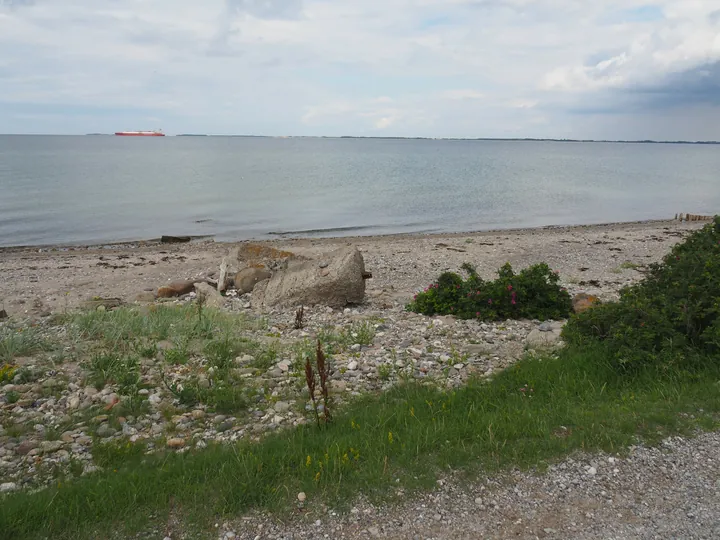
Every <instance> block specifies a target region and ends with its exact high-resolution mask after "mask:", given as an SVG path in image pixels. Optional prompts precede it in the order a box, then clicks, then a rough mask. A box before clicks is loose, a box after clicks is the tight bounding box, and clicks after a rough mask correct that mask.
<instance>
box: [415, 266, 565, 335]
mask: <svg viewBox="0 0 720 540" xmlns="http://www.w3.org/2000/svg"><path fill="white" fill-rule="evenodd" d="M463 270H464V271H465V272H466V273H467V274H468V277H467V279H463V277H461V276H460V275H459V274H456V273H453V272H445V273H444V274H442V275H441V276H440V277H439V278H438V280H437V281H436V282H435V283H433V284H431V285H430V286H429V287H427V288H426V289H425V290H424V291H422V292H419V293H418V294H417V295H416V296H415V298H414V300H413V302H411V303H410V304H409V305H408V306H407V309H408V310H409V311H415V312H417V313H422V314H424V315H455V316H457V317H460V318H463V319H473V318H476V319H482V320H488V321H492V320H505V319H540V320H546V319H563V318H566V317H567V316H568V315H569V314H570V310H571V300H570V295H569V294H568V292H567V291H566V290H565V289H563V288H562V287H560V285H559V284H558V282H559V279H560V278H559V276H558V274H557V272H553V271H551V270H550V267H548V265H547V264H544V263H543V264H536V265H533V266H530V267H528V268H525V269H523V270H521V271H520V272H519V273H518V274H515V272H514V271H513V269H512V267H511V266H510V264H506V265H505V266H503V267H502V268H500V270H498V278H497V279H496V280H494V281H483V280H482V279H481V278H480V276H478V274H477V272H476V271H475V268H474V267H473V266H472V265H470V264H467V263H466V264H464V265H463Z"/></svg>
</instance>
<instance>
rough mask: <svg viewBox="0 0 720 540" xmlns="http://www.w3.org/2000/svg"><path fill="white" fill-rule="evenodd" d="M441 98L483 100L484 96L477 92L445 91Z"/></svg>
mask: <svg viewBox="0 0 720 540" xmlns="http://www.w3.org/2000/svg"><path fill="white" fill-rule="evenodd" d="M443 97H445V98H447V99H454V100H457V99H483V98H484V97H485V94H483V93H482V92H478V91H477V90H446V91H445V92H443Z"/></svg>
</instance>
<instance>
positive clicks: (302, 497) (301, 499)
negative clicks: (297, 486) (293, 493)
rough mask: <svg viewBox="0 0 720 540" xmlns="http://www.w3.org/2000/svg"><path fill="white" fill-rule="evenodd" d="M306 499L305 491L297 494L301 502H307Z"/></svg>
mask: <svg viewBox="0 0 720 540" xmlns="http://www.w3.org/2000/svg"><path fill="white" fill-rule="evenodd" d="M305 499H307V496H306V495H305V492H304V491H301V492H300V493H298V494H297V500H298V501H300V502H305Z"/></svg>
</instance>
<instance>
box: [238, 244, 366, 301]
mask: <svg viewBox="0 0 720 540" xmlns="http://www.w3.org/2000/svg"><path fill="white" fill-rule="evenodd" d="M327 261H328V267H327V268H325V269H324V270H327V276H323V275H321V273H320V269H319V268H318V267H317V263H315V262H314V261H307V262H300V261H291V262H290V263H289V264H288V266H287V268H285V269H283V270H280V271H278V272H276V273H275V274H273V276H272V277H271V278H270V279H268V280H265V281H262V282H260V283H258V284H257V285H256V286H255V289H254V290H253V298H252V304H253V307H255V308H267V307H275V306H277V307H283V306H284V307H294V306H298V305H304V306H311V305H317V304H323V305H326V306H329V307H333V308H343V307H345V306H346V305H348V304H360V303H361V302H362V301H363V299H364V298H365V275H366V273H365V262H364V260H363V256H362V254H361V253H360V252H359V251H358V250H357V248H354V247H350V248H343V249H340V250H336V251H334V252H332V253H330V254H329V255H328V258H327Z"/></svg>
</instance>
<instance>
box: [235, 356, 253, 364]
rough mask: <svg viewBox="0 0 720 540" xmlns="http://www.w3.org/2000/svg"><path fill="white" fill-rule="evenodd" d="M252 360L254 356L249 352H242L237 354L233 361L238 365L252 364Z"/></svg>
mask: <svg viewBox="0 0 720 540" xmlns="http://www.w3.org/2000/svg"><path fill="white" fill-rule="evenodd" d="M254 361H255V357H254V356H250V355H249V354H244V355H243V356H238V357H237V358H236V359H235V363H236V364H238V365H240V366H243V365H247V364H252V363H253V362H254Z"/></svg>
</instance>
